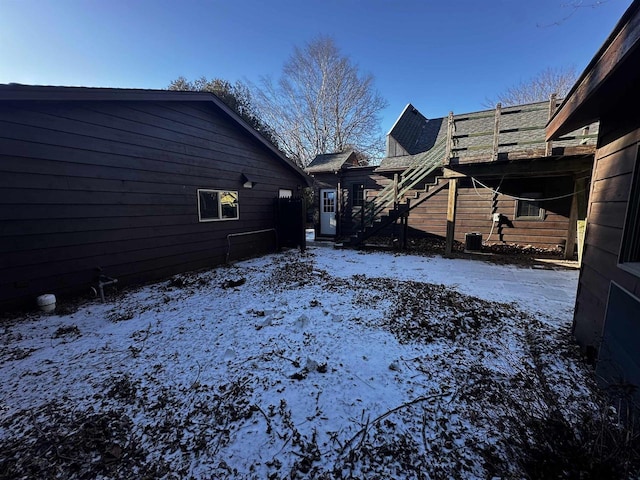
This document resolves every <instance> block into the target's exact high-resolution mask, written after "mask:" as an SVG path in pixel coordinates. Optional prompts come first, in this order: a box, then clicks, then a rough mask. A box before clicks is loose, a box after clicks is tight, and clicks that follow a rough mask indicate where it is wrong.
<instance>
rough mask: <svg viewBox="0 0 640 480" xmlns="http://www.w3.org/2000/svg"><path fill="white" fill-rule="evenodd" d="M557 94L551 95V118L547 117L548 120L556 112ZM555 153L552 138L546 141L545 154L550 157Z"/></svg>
mask: <svg viewBox="0 0 640 480" xmlns="http://www.w3.org/2000/svg"><path fill="white" fill-rule="evenodd" d="M556 98H557V97H556V94H555V93H552V94H551V95H550V96H549V118H548V119H547V121H549V120H551V117H553V114H554V113H555V112H556V103H557V102H556ZM552 153H553V142H552V141H551V140H549V141H548V142H546V143H545V145H544V156H545V157H548V156H550V155H551V154H552Z"/></svg>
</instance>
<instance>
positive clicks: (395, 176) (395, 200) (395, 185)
mask: <svg viewBox="0 0 640 480" xmlns="http://www.w3.org/2000/svg"><path fill="white" fill-rule="evenodd" d="M393 206H394V207H397V206H398V174H397V173H394V174H393Z"/></svg>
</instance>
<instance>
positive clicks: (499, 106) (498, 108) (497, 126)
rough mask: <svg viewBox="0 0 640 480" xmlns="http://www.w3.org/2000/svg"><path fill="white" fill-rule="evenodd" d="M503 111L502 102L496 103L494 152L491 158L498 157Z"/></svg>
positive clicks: (495, 158)
mask: <svg viewBox="0 0 640 480" xmlns="http://www.w3.org/2000/svg"><path fill="white" fill-rule="evenodd" d="M501 113H502V104H501V103H498V104H497V105H496V116H495V119H494V125H493V152H492V154H491V158H492V159H493V160H494V161H495V160H497V159H498V146H499V145H500V114H501Z"/></svg>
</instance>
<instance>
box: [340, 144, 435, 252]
mask: <svg viewBox="0 0 640 480" xmlns="http://www.w3.org/2000/svg"><path fill="white" fill-rule="evenodd" d="M446 153H447V140H446V139H443V140H441V141H440V142H438V143H436V144H435V145H434V146H433V148H431V149H430V150H429V151H427V152H424V153H420V154H418V155H416V156H415V159H414V161H413V162H412V163H411V165H409V167H407V169H406V170H405V171H404V172H402V174H401V176H400V178H398V176H397V175H396V176H395V178H394V181H393V182H392V183H390V184H389V185H387V186H386V187H385V188H383V189H382V190H381V191H380V192H378V194H377V195H376V197H375V198H374V199H373V200H368V201H367V200H365V202H364V205H363V206H362V209H361V210H360V211H359V212H356V213H355V214H354V215H353V216H352V219H351V221H352V222H353V224H359V225H360V227H359V229H358V231H357V233H356V234H355V235H353V236H351V238H350V239H349V241H348V242H347V244H348V245H349V246H358V245H360V244H362V242H364V241H365V240H366V239H368V238H370V237H372V236H373V235H375V234H376V233H378V232H380V231H381V230H383V229H384V228H385V227H387V226H389V225H391V224H393V223H396V222H397V221H398V220H400V221H401V223H402V224H403V225H404V226H406V224H407V217H408V215H409V212H410V211H411V210H412V209H413V208H415V207H417V206H418V205H420V204H421V203H422V202H424V201H425V200H427V199H428V198H429V197H431V196H432V195H434V194H435V193H437V192H438V191H440V190H442V189H443V188H444V187H445V186H446V185H447V183H446V182H444V183H440V178H439V177H436V179H435V182H434V183H431V184H427V186H426V187H425V189H424V191H416V190H415V187H416V185H418V184H419V183H421V182H423V181H424V179H425V178H427V176H428V175H429V174H431V173H432V172H433V171H434V170H436V169H437V168H440V167H442V166H443V164H444V160H445V158H446ZM411 193H413V197H414V198H413V200H412V199H411V198H410V197H411ZM402 199H404V202H402V201H401V200H402Z"/></svg>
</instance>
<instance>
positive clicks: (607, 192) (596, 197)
mask: <svg viewBox="0 0 640 480" xmlns="http://www.w3.org/2000/svg"><path fill="white" fill-rule="evenodd" d="M630 187H631V174H628V175H620V176H618V177H613V178H609V179H607V180H596V181H595V182H594V183H593V188H592V189H591V201H592V202H626V201H627V199H628V198H629V189H630Z"/></svg>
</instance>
